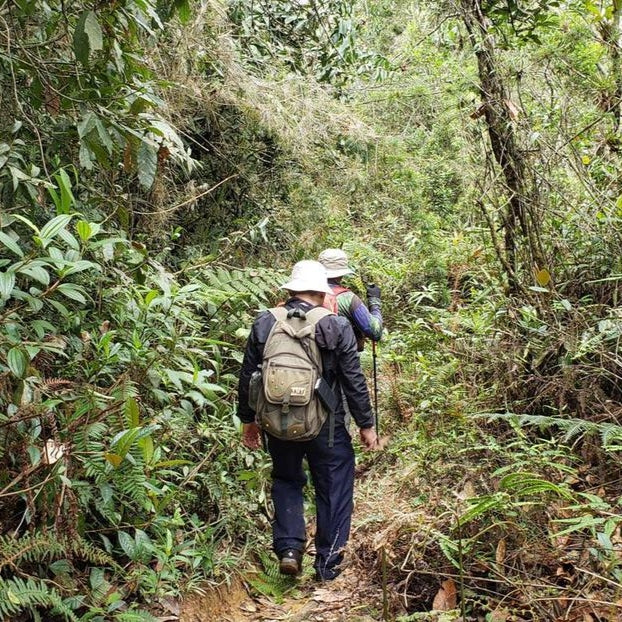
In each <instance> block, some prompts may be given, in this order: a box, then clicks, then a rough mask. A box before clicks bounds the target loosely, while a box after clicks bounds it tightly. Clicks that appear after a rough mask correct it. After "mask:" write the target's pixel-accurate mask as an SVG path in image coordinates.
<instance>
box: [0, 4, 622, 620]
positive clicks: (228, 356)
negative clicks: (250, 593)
mask: <svg viewBox="0 0 622 622" xmlns="http://www.w3.org/2000/svg"><path fill="white" fill-rule="evenodd" d="M475 4H476V5H477V6H479V7H480V8H482V6H483V8H482V11H483V12H484V17H485V18H486V20H484V21H483V22H481V23H480V24H479V26H478V28H480V30H478V29H477V28H474V22H473V21H472V19H473V15H474V13H473V12H472V10H471V9H472V8H473V6H472V3H469V2H466V0H465V1H461V2H456V3H453V2H446V3H445V2H442V3H426V2H407V1H400V2H377V3H366V4H365V3H349V2H342V1H341V0H335V1H333V0H331V1H330V2H326V3H322V6H321V7H320V9H321V10H319V11H318V10H315V9H317V7H316V3H289V2H276V3H271V5H270V14H269V15H268V14H267V13H266V12H265V11H259V12H258V9H257V5H255V4H253V3H252V2H245V1H243V0H239V1H238V0H236V2H231V3H220V2H208V1H205V2H190V1H185V0H181V1H175V2H155V1H152V0H122V1H118V2H114V3H107V4H105V5H101V6H100V5H98V6H96V7H94V6H93V5H91V4H90V3H86V2H74V3H71V5H70V6H69V5H68V4H67V3H63V2H51V1H47V2H44V1H43V0H21V1H19V2H1V1H0V45H1V50H0V87H1V91H0V104H1V105H0V185H1V186H0V199H1V201H2V211H1V212H0V249H1V250H0V402H1V404H2V410H1V412H0V614H1V615H2V616H3V617H5V618H7V619H15V620H19V619H23V620H27V619H43V620H52V619H63V618H64V619H72V620H73V619H81V620H108V619H114V620H120V621H125V622H129V621H133V620H150V619H152V613H148V609H149V608H151V611H153V610H154V607H157V606H158V603H159V602H160V601H161V599H163V598H165V597H178V596H180V595H181V594H184V593H187V592H191V591H193V590H197V589H205V587H206V585H210V584H212V585H215V584H222V583H226V582H227V581H229V580H230V579H231V577H233V576H234V575H237V574H239V573H240V572H241V573H244V572H245V570H246V568H247V567H248V564H250V563H253V562H261V559H262V556H263V555H264V552H265V550H266V547H267V546H268V540H269V538H268V536H267V533H268V529H267V525H268V518H269V505H268V502H267V488H268V479H267V474H268V468H269V467H268V463H267V460H266V457H265V456H264V455H262V454H255V455H249V454H248V453H247V452H245V451H243V450H242V449H241V448H240V446H239V443H238V440H237V430H236V426H235V420H234V416H233V414H234V412H235V392H234V387H235V384H236V377H235V374H236V372H237V370H238V367H239V362H240V358H241V348H242V346H243V343H244V338H245V335H246V330H247V328H248V326H249V324H250V322H251V320H252V317H253V315H254V314H255V312H256V311H257V309H259V308H261V307H264V306H267V305H269V304H271V303H273V302H274V301H275V300H276V299H277V297H278V284H279V283H280V282H281V278H282V275H283V274H284V273H285V271H286V270H287V269H288V268H289V266H290V265H291V264H292V263H293V261H295V260H297V259H300V258H303V257H312V256H314V255H315V254H317V252H319V251H320V250H321V249H322V248H324V247H327V246H340V247H343V248H345V250H346V251H347V252H348V254H349V256H350V258H351V261H352V263H353V264H354V265H355V266H357V267H358V274H357V275H356V276H355V278H354V279H353V280H352V285H353V287H355V288H358V289H359V290H360V291H364V290H363V285H364V284H365V283H366V282H370V281H376V282H378V283H380V285H381V287H382V292H383V301H384V316H385V321H386V326H387V328H388V332H387V334H386V336H385V339H384V340H383V344H382V347H381V348H380V357H381V359H380V360H381V368H380V369H381V380H380V383H381V384H380V388H381V392H380V405H381V416H382V428H383V430H384V432H385V433H388V434H390V435H391V436H392V440H391V443H390V445H389V447H388V449H387V450H386V451H385V452H384V454H383V455H381V456H373V457H371V458H362V460H363V471H364V472H365V477H366V478H368V480H369V481H370V482H372V483H373V486H374V493H373V494H371V495H369V496H368V495H364V496H363V501H362V502H363V503H364V507H365V508H366V509H368V513H367V514H366V517H365V520H363V521H361V522H360V523H359V524H357V526H356V530H355V537H356V539H357V542H361V543H362V546H361V548H360V551H359V553H358V556H359V561H360V562H361V563H362V564H363V565H364V567H365V569H367V570H368V571H369V572H370V575H371V576H372V577H373V578H374V579H375V580H377V582H378V584H382V585H383V586H384V588H385V591H386V592H387V594H390V598H391V611H392V615H393V614H395V615H398V614H400V615H402V616H406V617H405V618H404V619H408V616H411V618H412V619H416V617H415V616H416V613H417V612H422V611H427V610H429V609H430V608H431V607H432V606H433V604H434V602H435V600H436V597H437V596H438V594H439V589H440V588H441V586H442V585H443V583H442V582H443V581H451V582H452V583H450V584H447V583H445V584H444V585H445V587H446V588H447V590H448V591H451V590H450V589H449V588H450V586H451V585H453V586H454V588H453V589H454V591H455V594H456V598H455V602H452V601H451V599H446V602H445V604H446V606H447V607H449V605H453V607H454V608H455V609H460V608H462V613H463V614H464V615H467V616H471V615H472V616H475V615H482V616H486V615H487V616H488V619H489V620H509V619H512V618H511V617H510V616H515V617H514V619H524V620H550V619H555V618H557V617H559V618H560V619H568V620H574V619H587V620H589V619H590V617H589V616H591V619H592V620H604V619H615V617H616V615H617V611H618V609H619V604H618V603H619V599H620V594H619V590H620V585H621V581H622V576H620V568H619V566H620V561H619V549H620V538H621V536H620V530H619V525H620V523H621V522H622V515H621V514H620V510H619V504H618V499H619V498H620V492H621V489H620V481H619V476H618V472H619V459H618V455H619V449H620V442H621V439H622V427H621V426H620V424H621V423H622V422H620V421H619V415H620V412H621V410H620V409H621V407H622V395H620V390H619V379H620V372H619V369H620V359H619V355H618V349H619V348H618V345H619V338H620V331H621V324H620V312H619V291H618V290H619V287H618V285H619V281H620V278H622V277H621V276H620V266H619V265H618V264H619V257H620V255H621V253H620V251H621V250H622V248H621V244H620V239H619V232H618V229H619V227H618V225H619V220H620V213H619V212H620V185H619V172H618V171H619V131H620V118H619V116H620V115H619V112H620V111H619V93H620V89H619V77H618V74H617V73H616V71H617V69H619V58H618V56H616V53H615V50H616V47H615V46H614V45H612V41H613V40H614V39H615V38H614V37H612V34H611V33H612V32H614V31H615V29H616V28H617V29H619V19H618V17H619V16H618V13H617V12H619V6H618V5H617V3H613V4H612V5H609V4H608V3H607V2H602V3H600V4H598V3H568V5H567V6H564V7H562V8H560V6H559V3H555V2H551V3H538V4H537V6H535V5H534V6H531V5H529V7H526V8H524V9H521V10H519V9H518V8H517V5H516V3H509V4H508V3H500V2H495V1H491V2H488V3H485V4H484V5H479V4H478V3H475ZM506 4H507V7H506V6H505V5H506ZM486 28H487V29H488V31H486V32H485V35H486V36H485V37H483V39H482V40H481V41H479V43H478V39H477V37H478V36H480V34H481V32H482V31H481V29H484V30H485V29H486ZM491 41H493V42H494V41H496V48H490V45H491V44H490V42H491ZM487 46H488V47H487ZM484 49H486V50H487V51H488V52H489V53H490V58H488V62H492V61H494V62H497V63H498V64H497V66H496V70H497V71H496V75H497V76H498V77H499V79H501V80H503V81H504V85H503V87H504V89H505V93H506V95H507V97H506V98H504V99H503V110H505V114H506V117H507V118H506V121H507V123H505V124H497V125H495V117H494V115H493V116H491V114H490V110H492V109H493V108H494V107H495V106H498V105H499V102H490V101H486V94H487V91H486V89H484V88H482V83H481V81H482V80H484V79H486V78H487V76H486V75H485V74H484V73H483V70H482V67H484V69H485V67H486V65H485V64H482V62H481V59H480V64H479V65H478V62H477V61H478V58H477V54H478V53H481V51H482V50H484ZM490 59H492V61H491V60H490ZM616 98H618V99H616ZM482 99H483V100H484V103H482ZM616 102H617V103H616ZM482 107H483V108H482ZM487 107H488V108H487ZM487 110H488V114H487ZM495 110H496V109H495ZM508 128H511V129H512V131H513V134H511V135H510V137H511V139H512V144H517V145H518V147H519V148H518V149H517V150H516V153H515V154H514V155H515V157H516V158H517V159H518V160H520V164H521V166H515V168H514V170H515V171H518V173H521V174H522V175H523V179H522V181H521V184H518V185H516V184H515V181H516V180H512V178H511V177H508V176H507V174H506V173H507V170H508V166H509V165H508V164H507V163H506V164H505V166H504V165H500V163H499V161H498V160H495V157H497V156H498V155H499V154H498V153H497V152H495V150H494V148H493V147H494V139H495V136H496V134H495V133H494V131H497V132H501V133H503V131H507V130H508ZM492 130H494V131H492ZM506 137H507V136H506ZM491 141H492V142H491ZM508 144H509V143H508ZM491 145H493V147H491ZM512 184H514V186H513V185H512ZM517 193H518V194H521V193H522V194H524V197H526V198H525V201H526V203H525V204H519V205H518V207H517V209H518V208H521V205H522V208H524V207H525V205H527V206H528V212H529V213H528V214H527V216H525V214H524V213H523V216H525V218H523V220H522V221H521V220H520V218H518V217H517V218H518V219H517V220H515V221H513V220H512V218H513V217H514V216H516V214H513V213H512V212H511V211H508V209H509V208H508V206H512V202H513V201H514V198H515V196H516V195H517ZM525 209H527V208H525ZM518 215H519V216H520V214H518ZM513 222H514V225H513V224H512V223H513ZM517 223H519V224H517ZM513 227H514V228H513ZM512 249H513V251H512ZM510 251H512V252H510ZM363 362H364V364H365V365H366V367H367V368H368V369H369V361H368V359H367V358H364V359H363ZM362 485H363V486H364V483H362ZM389 501H390V502H389ZM382 550H384V555H382V554H381V553H382ZM382 559H384V560H385V561H384V566H383V564H382ZM264 563H265V565H266V566H269V562H267V561H265V556H264ZM267 576H268V575H266V577H267ZM251 583H253V582H252V581H251ZM252 589H255V590H259V591H261V590H264V591H265V592H266V593H268V594H271V592H270V590H271V585H270V581H269V577H268V580H267V581H264V582H263V585H262V584H261V582H258V581H255V582H254V587H253V588H252ZM437 602H438V601H437ZM562 616H565V617H563V618H562ZM585 616H588V617H585Z"/></svg>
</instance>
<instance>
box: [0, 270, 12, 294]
mask: <svg viewBox="0 0 622 622" xmlns="http://www.w3.org/2000/svg"><path fill="white" fill-rule="evenodd" d="M14 287H15V272H13V271H12V270H9V271H8V272H0V298H3V299H4V300H6V299H7V298H8V297H9V296H10V295H11V292H12V291H13V288H14Z"/></svg>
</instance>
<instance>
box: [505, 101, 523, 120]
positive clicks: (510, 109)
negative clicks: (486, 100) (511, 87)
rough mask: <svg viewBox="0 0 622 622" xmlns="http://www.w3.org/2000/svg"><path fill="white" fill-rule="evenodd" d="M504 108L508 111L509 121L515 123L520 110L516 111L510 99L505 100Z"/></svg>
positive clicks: (515, 106) (516, 107)
mask: <svg viewBox="0 0 622 622" xmlns="http://www.w3.org/2000/svg"><path fill="white" fill-rule="evenodd" d="M505 106H506V108H507V109H508V114H509V115H510V119H512V121H516V119H518V117H519V115H520V110H519V109H518V106H517V105H516V104H515V103H514V102H513V101H512V100H511V99H506V100H505Z"/></svg>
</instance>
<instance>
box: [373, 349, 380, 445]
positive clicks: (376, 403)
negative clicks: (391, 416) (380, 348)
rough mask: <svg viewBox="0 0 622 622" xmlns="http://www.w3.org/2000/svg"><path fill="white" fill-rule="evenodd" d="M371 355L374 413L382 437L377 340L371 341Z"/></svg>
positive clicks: (377, 432)
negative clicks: (379, 424) (379, 425)
mask: <svg viewBox="0 0 622 622" xmlns="http://www.w3.org/2000/svg"><path fill="white" fill-rule="evenodd" d="M371 355H372V359H373V361H374V414H375V419H376V436H377V437H378V438H380V436H379V434H380V432H379V429H378V370H377V367H376V342H375V341H372V342H371Z"/></svg>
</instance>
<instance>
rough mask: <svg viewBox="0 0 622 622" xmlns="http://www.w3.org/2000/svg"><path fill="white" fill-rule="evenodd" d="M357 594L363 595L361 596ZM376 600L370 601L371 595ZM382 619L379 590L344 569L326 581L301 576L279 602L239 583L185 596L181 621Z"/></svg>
mask: <svg viewBox="0 0 622 622" xmlns="http://www.w3.org/2000/svg"><path fill="white" fill-rule="evenodd" d="M360 595H364V598H361V596H360ZM374 596H375V598H379V599H380V600H379V602H374V601H375V598H374ZM381 619H382V594H381V593H380V594H375V590H374V588H373V586H370V585H369V584H368V583H366V582H365V581H364V580H361V579H360V578H359V577H358V576H357V573H355V572H353V571H346V572H345V573H344V574H343V575H342V576H341V577H339V578H338V579H336V580H335V581H333V582H332V583H330V584H318V583H316V582H315V581H313V580H312V579H310V578H309V579H307V578H303V579H302V580H301V582H300V584H299V586H298V588H297V589H296V590H295V591H294V593H293V594H291V595H288V596H286V597H285V598H284V599H283V601H282V602H281V603H278V602H275V601H274V600H271V599H269V598H266V597H264V596H259V597H257V596H255V597H251V596H249V594H248V593H247V592H246V590H244V589H243V588H242V587H241V586H240V585H238V586H236V587H235V588H233V589H231V590H227V591H226V592H221V594H220V597H219V598H214V594H209V595H206V596H196V597H193V598H192V599H189V600H188V601H187V602H186V603H184V606H183V608H182V610H181V612H180V616H179V620H180V621H181V622H216V621H219V622H249V621H251V620H252V621H257V622H277V621H278V622H284V621H287V622H346V621H347V622H374V621H376V620H381Z"/></svg>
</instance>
